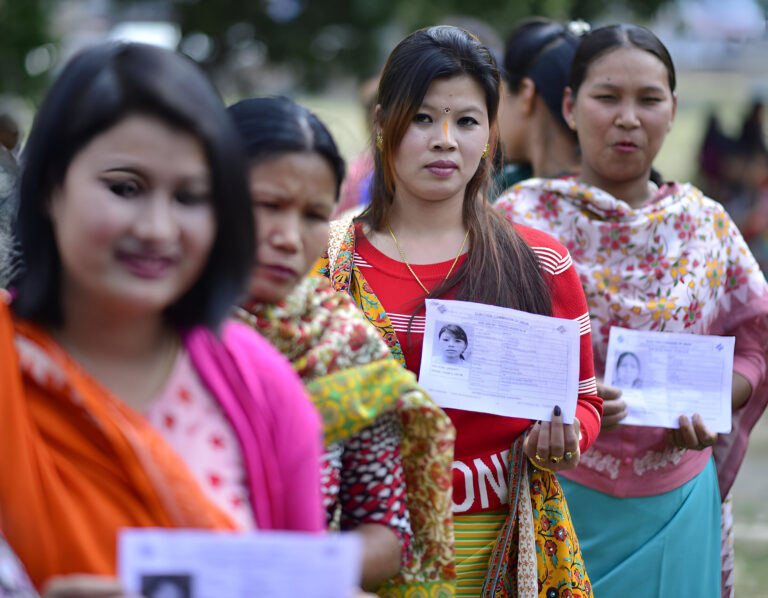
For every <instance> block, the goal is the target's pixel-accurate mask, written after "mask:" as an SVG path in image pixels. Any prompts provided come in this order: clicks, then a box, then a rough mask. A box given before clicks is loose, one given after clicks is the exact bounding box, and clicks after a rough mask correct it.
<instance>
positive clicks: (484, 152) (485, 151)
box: [480, 143, 491, 160]
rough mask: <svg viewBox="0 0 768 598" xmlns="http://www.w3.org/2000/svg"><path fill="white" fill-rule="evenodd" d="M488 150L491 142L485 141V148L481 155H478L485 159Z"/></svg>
mask: <svg viewBox="0 0 768 598" xmlns="http://www.w3.org/2000/svg"><path fill="white" fill-rule="evenodd" d="M490 151H491V144H490V143H486V144H485V149H484V150H483V155H482V156H480V157H481V158H482V159H483V160H485V159H486V158H487V157H488V152H490Z"/></svg>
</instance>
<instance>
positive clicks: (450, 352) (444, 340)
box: [440, 330, 467, 363]
mask: <svg viewBox="0 0 768 598" xmlns="http://www.w3.org/2000/svg"><path fill="white" fill-rule="evenodd" d="M466 348H467V343H465V342H464V341H463V340H461V339H460V338H458V337H456V336H454V335H453V333H452V332H449V331H447V330H444V331H443V333H442V334H441V335H440V349H441V350H442V352H443V360H444V361H446V362H448V363H455V362H457V361H459V359H461V355H462V354H463V353H464V350H465V349H466Z"/></svg>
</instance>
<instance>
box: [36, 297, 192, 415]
mask: <svg viewBox="0 0 768 598" xmlns="http://www.w3.org/2000/svg"><path fill="white" fill-rule="evenodd" d="M62 307H63V312H64V324H63V325H62V326H60V327H59V328H56V329H54V330H52V331H51V334H52V335H53V337H54V338H55V339H56V340H57V341H58V343H59V344H60V345H61V346H62V347H63V348H64V350H65V351H67V352H68V353H69V354H70V355H71V356H72V357H73V358H74V359H75V360H76V361H77V362H78V363H79V364H80V365H81V366H82V367H83V368H84V369H85V370H86V371H88V373H89V374H90V375H91V376H93V377H94V378H95V379H96V380H97V381H98V382H99V383H100V384H102V385H103V386H104V387H105V388H107V389H109V390H110V391H111V392H112V393H113V394H114V395H115V396H116V397H119V398H120V399H121V400H122V401H123V402H124V403H126V404H127V405H128V406H130V407H132V408H133V409H135V410H137V411H142V410H144V409H145V408H146V407H147V406H148V405H149V404H150V403H151V402H152V401H153V400H154V399H155V397H156V396H157V395H158V394H159V393H160V392H161V390H162V388H163V387H164V385H165V383H166V382H167V379H168V376H169V375H170V373H171V371H172V368H173V364H174V363H175V362H176V356H177V355H178V348H179V335H178V332H177V331H175V330H174V329H172V328H171V327H170V326H168V325H167V324H166V323H165V322H164V320H163V317H162V314H157V315H156V316H150V317H147V316H146V315H136V316H135V317H131V314H130V313H128V314H126V312H125V310H120V312H119V313H117V311H113V310H110V309H104V308H101V309H100V308H99V306H94V305H93V304H92V303H91V302H84V301H82V302H78V301H73V300H69V301H68V300H67V299H66V298H63V299H62Z"/></svg>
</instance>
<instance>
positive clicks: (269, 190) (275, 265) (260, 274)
mask: <svg viewBox="0 0 768 598" xmlns="http://www.w3.org/2000/svg"><path fill="white" fill-rule="evenodd" d="M250 185H251V198H252V201H253V216H254V219H255V222H256V231H257V239H258V249H257V255H256V258H257V262H256V266H255V267H254V270H253V272H252V274H251V282H250V295H251V298H252V299H256V300H258V301H264V302H268V303H276V302H278V301H281V300H282V299H284V298H285V297H286V295H288V293H290V292H291V290H292V289H293V287H294V286H296V284H297V283H298V282H299V281H300V280H301V279H302V278H303V277H304V276H305V275H306V274H307V273H308V272H309V270H310V269H311V268H312V265H313V264H314V263H315V261H317V259H318V258H319V257H320V255H321V254H322V253H323V251H324V250H325V248H326V245H327V243H328V222H329V220H330V218H331V213H332V212H333V209H334V207H335V203H336V178H335V176H334V173H333V169H332V168H331V166H330V164H329V163H328V161H327V160H326V159H325V158H323V157H322V156H321V155H319V154H317V153H312V152H293V153H288V154H282V155H280V156H277V157H275V158H271V159H267V160H264V161H260V162H258V163H256V164H254V165H253V166H252V167H251V171H250Z"/></svg>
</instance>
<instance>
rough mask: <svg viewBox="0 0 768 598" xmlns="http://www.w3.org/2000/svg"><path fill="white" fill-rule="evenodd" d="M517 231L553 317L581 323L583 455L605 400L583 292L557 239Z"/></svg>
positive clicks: (519, 228)
mask: <svg viewBox="0 0 768 598" xmlns="http://www.w3.org/2000/svg"><path fill="white" fill-rule="evenodd" d="M515 228H516V229H517V231H518V232H519V233H520V234H521V235H522V236H523V238H524V239H525V240H526V241H527V242H528V244H529V245H530V246H531V248H532V249H533V250H534V252H535V253H536V255H537V257H538V258H539V262H540V264H541V268H542V271H543V272H544V273H545V278H546V279H547V282H548V283H549V289H550V293H551V297H552V315H553V316H554V317H556V318H567V319H569V320H576V321H577V322H579V327H580V330H581V345H580V352H579V356H580V357H579V359H580V367H579V399H578V403H577V405H576V417H577V418H578V419H579V423H580V424H581V438H580V441H579V448H580V449H581V451H582V452H584V451H585V450H586V449H587V448H589V446H590V445H591V444H592V443H593V442H594V441H595V439H596V438H597V435H598V433H599V432H600V418H601V417H602V415H603V400H602V399H601V398H600V397H598V396H597V386H596V381H595V365H594V361H593V358H592V327H591V325H590V318H589V309H588V308H587V299H586V297H585V296H584V289H583V288H582V286H581V281H580V280H579V275H578V274H577V273H576V269H575V267H574V265H573V261H572V260H571V256H570V254H569V253H568V250H567V249H566V248H565V247H564V246H563V245H562V244H560V243H559V242H557V241H556V240H555V239H553V238H552V237H550V236H549V235H547V234H546V233H543V232H541V231H537V230H534V229H531V228H528V227H526V226H521V225H518V224H515Z"/></svg>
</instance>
